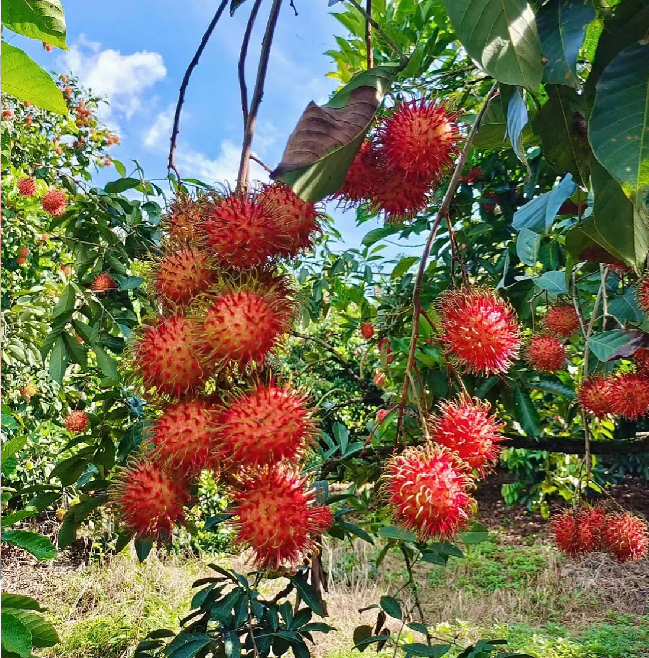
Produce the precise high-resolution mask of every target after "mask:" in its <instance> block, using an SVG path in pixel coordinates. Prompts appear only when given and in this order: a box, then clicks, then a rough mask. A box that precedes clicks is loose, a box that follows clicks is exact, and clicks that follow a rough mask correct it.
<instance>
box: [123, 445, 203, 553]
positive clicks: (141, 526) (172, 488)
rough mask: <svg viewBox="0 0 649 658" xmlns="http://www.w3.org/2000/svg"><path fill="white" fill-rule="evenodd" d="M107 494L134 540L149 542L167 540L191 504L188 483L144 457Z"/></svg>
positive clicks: (136, 460)
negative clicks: (109, 495) (134, 536)
mask: <svg viewBox="0 0 649 658" xmlns="http://www.w3.org/2000/svg"><path fill="white" fill-rule="evenodd" d="M110 493H111V497H112V500H113V501H114V503H115V505H116V506H117V508H118V511H119V517H120V519H121V521H122V523H123V524H124V525H125V526H126V527H127V528H128V529H129V530H131V532H133V533H135V535H136V536H138V537H145V538H147V539H152V540H158V539H161V540H169V538H170V537H171V533H172V531H173V528H174V526H175V525H177V524H179V523H182V522H183V520H184V518H185V510H184V508H185V506H186V505H187V504H188V503H189V501H190V495H189V484H188V482H187V481H186V480H185V479H184V478H181V477H175V476H174V475H172V473H171V471H170V470H169V469H168V468H167V467H166V466H162V465H160V464H157V463H155V462H154V461H152V460H151V459H150V458H147V457H139V458H138V459H135V460H132V461H131V463H130V464H129V465H128V466H127V467H125V468H123V469H122V470H121V471H120V472H119V474H118V476H117V478H116V479H115V481H114V482H113V484H112V486H111V491H110Z"/></svg>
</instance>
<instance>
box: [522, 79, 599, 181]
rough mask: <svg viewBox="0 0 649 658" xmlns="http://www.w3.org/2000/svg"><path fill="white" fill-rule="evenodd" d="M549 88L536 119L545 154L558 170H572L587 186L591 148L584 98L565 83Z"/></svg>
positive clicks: (577, 178) (547, 87) (535, 130)
mask: <svg viewBox="0 0 649 658" xmlns="http://www.w3.org/2000/svg"><path fill="white" fill-rule="evenodd" d="M545 91H546V92H547V94H548V100H547V102H546V103H545V105H544V106H543V107H542V108H541V110H540V111H539V113H538V114H537V115H536V117H535V118H534V120H533V121H532V128H533V129H534V132H535V133H536V134H537V135H538V136H539V137H540V138H541V144H542V146H543V156H544V157H545V159H546V160H547V162H548V164H549V165H550V166H551V167H552V168H553V169H554V170H555V171H556V172H557V173H559V174H567V173H571V174H572V175H573V176H574V179H575V181H577V183H579V185H581V186H582V187H587V186H588V185H589V178H590V159H591V148H590V143H589V142H588V135H587V133H586V131H587V127H586V119H585V117H586V115H587V110H586V105H585V103H584V99H583V98H582V96H580V95H579V94H578V93H577V91H576V89H572V88H570V87H565V86H562V85H546V87H545Z"/></svg>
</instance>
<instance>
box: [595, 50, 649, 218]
mask: <svg viewBox="0 0 649 658" xmlns="http://www.w3.org/2000/svg"><path fill="white" fill-rule="evenodd" d="M648 125H649V44H646V43H637V44H634V45H633V46H630V47H629V48H626V49H625V50H623V51H622V52H621V53H620V54H619V55H618V56H617V57H616V58H615V59H614V60H613V61H612V62H611V63H610V64H609V65H608V66H607V67H606V68H605V69H604V71H603V72H602V75H601V76H600V78H599V80H598V82H597V87H596V96H595V104H594V106H593V112H592V114H591V117H590V122H589V124H588V134H589V137H590V143H591V144H592V146H593V152H594V153H595V157H596V158H597V159H598V160H599V161H600V162H601V163H602V164H603V165H604V167H606V169H607V170H608V172H609V173H610V174H611V175H612V176H613V177H614V178H615V179H616V180H617V181H618V182H619V183H620V184H621V186H622V189H623V190H624V192H625V194H626V195H627V196H628V197H629V198H630V199H632V200H635V203H636V204H637V205H639V204H642V205H644V203H645V199H644V197H645V191H646V189H647V187H648V186H649V131H648V130H647V126H648Z"/></svg>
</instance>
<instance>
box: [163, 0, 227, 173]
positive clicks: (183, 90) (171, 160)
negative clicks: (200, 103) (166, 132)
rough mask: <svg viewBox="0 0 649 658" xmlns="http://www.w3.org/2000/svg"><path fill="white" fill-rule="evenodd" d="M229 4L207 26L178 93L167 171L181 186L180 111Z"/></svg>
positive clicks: (224, 2) (223, 0) (222, 4)
mask: <svg viewBox="0 0 649 658" xmlns="http://www.w3.org/2000/svg"><path fill="white" fill-rule="evenodd" d="M227 4H228V0H221V4H220V5H219V7H218V9H217V10H216V13H215V14H214V18H212V20H211V21H210V24H209V25H208V26H207V30H205V34H204V35H203V38H202V39H201V42H200V44H199V46H198V50H197V51H196V53H195V54H194V57H192V61H191V62H189V66H188V67H187V70H186V71H185V75H184V76H183V81H182V82H181V84H180V91H179V93H178V102H177V103H176V111H175V113H174V123H173V128H172V130H171V140H170V142H171V144H170V146H169V160H168V161H167V169H171V170H172V171H173V172H174V173H175V174H176V178H177V179H178V183H179V184H180V174H179V173H178V169H176V165H175V164H174V151H175V150H176V140H177V139H178V132H179V130H180V111H181V110H182V107H183V103H184V102H185V93H186V92H187V86H188V85H189V79H190V78H191V77H192V73H193V72H194V69H195V68H196V65H197V64H198V60H200V58H201V55H202V54H203V51H204V50H205V46H207V42H208V41H209V40H210V37H211V36H212V32H214V28H215V27H216V24H217V23H218V22H219V19H220V18H221V14H223V11H224V10H225V8H226V6H227Z"/></svg>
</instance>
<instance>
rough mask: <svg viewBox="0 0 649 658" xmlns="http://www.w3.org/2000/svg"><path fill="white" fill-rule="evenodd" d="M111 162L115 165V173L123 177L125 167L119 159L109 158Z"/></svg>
mask: <svg viewBox="0 0 649 658" xmlns="http://www.w3.org/2000/svg"><path fill="white" fill-rule="evenodd" d="M111 162H112V163H113V165H114V166H115V169H117V173H118V174H119V175H120V176H122V177H124V176H126V167H125V166H124V164H123V163H122V162H121V161H120V160H115V158H111Z"/></svg>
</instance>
